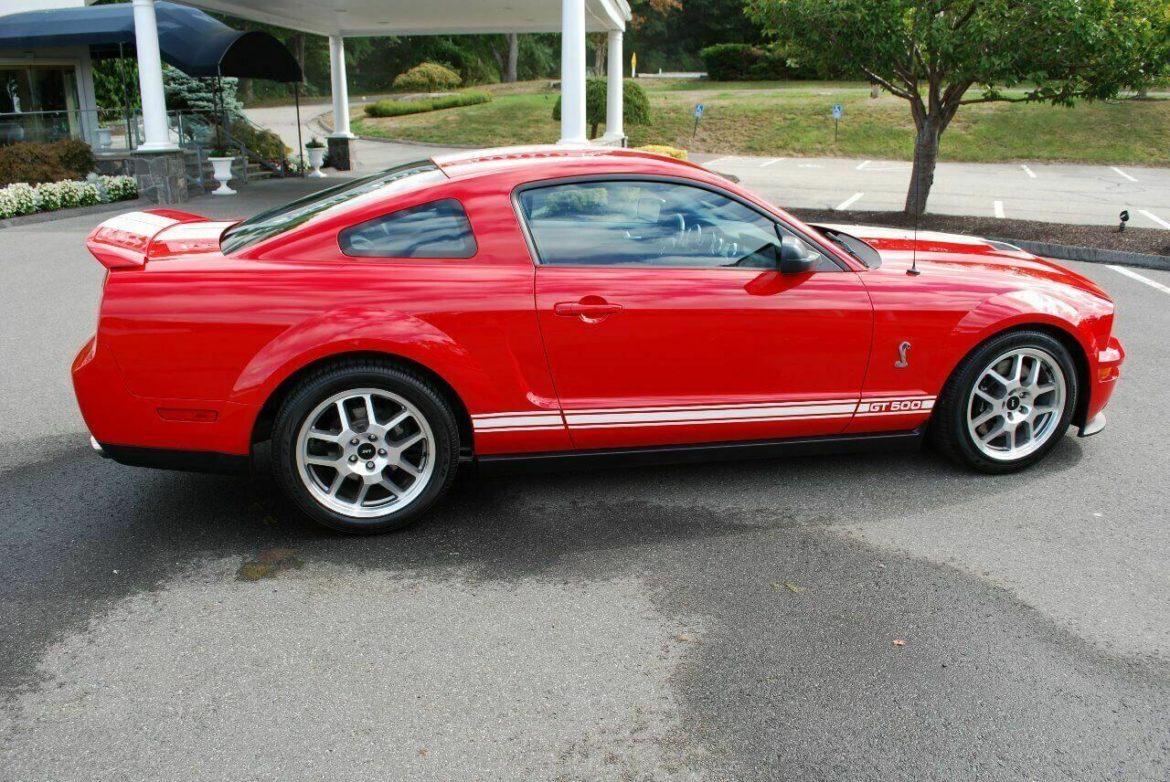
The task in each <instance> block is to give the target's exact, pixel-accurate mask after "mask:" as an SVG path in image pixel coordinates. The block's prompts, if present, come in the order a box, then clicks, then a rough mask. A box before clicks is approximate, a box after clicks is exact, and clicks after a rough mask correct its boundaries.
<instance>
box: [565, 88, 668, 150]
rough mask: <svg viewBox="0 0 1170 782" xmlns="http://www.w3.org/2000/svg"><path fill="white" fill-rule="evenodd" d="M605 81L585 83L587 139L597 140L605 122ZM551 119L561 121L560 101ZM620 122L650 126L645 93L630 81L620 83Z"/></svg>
mask: <svg viewBox="0 0 1170 782" xmlns="http://www.w3.org/2000/svg"><path fill="white" fill-rule="evenodd" d="M607 89H608V88H607V87H606V80H605V79H589V80H587V81H586V82H585V121H586V122H588V123H589V138H597V128H598V126H599V125H601V124H602V123H603V122H605V111H606V108H605V107H606V92H607ZM552 118H553V119H555V120H557V121H558V122H559V121H560V119H561V99H560V98H559V97H558V98H557V102H556V103H555V104H554V105H553V113H552ZM622 122H623V123H624V124H626V125H649V124H650V99H649V98H647V97H646V91H645V90H643V89H642V87H641V86H640V85H639V84H638V83H637V82H635V81H633V80H632V79H626V80H625V81H623V82H622Z"/></svg>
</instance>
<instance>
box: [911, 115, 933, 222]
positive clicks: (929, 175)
mask: <svg viewBox="0 0 1170 782" xmlns="http://www.w3.org/2000/svg"><path fill="white" fill-rule="evenodd" d="M941 136H942V122H941V120H940V119H939V117H937V116H936V115H933V114H928V115H927V116H926V117H924V118H923V119H922V121H921V124H920V126H919V128H918V136H917V137H916V138H915V140H914V168H913V171H912V173H911V174H910V192H908V193H907V194H906V214H910V215H920V214H922V213H923V212H925V211H926V202H927V200H928V199H929V198H930V188H931V187H932V186H933V185H934V169H935V166H936V165H937V164H938V142H939V138H940V137H941Z"/></svg>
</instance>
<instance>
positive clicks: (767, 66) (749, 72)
mask: <svg viewBox="0 0 1170 782" xmlns="http://www.w3.org/2000/svg"><path fill="white" fill-rule="evenodd" d="M699 57H701V58H702V59H703V65H704V66H705V67H706V69H707V78H709V79H711V80H713V81H769V80H780V79H814V78H816V77H817V72H816V68H815V67H813V66H812V65H811V64H806V63H805V62H804V58H800V57H797V56H794V54H793V53H792V52H789V51H788V50H787V49H785V48H784V47H782V46H777V45H775V44H773V45H770V46H752V45H750V44H746V43H717V44H715V45H714V46H708V47H706V48H705V49H701V50H700V51H699Z"/></svg>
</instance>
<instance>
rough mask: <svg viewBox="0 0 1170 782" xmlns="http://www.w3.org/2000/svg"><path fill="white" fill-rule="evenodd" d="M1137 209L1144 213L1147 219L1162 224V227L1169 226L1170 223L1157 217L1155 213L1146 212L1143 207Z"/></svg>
mask: <svg viewBox="0 0 1170 782" xmlns="http://www.w3.org/2000/svg"><path fill="white" fill-rule="evenodd" d="M1138 211H1139V212H1141V213H1142V214H1143V215H1145V217H1146V218H1147V219H1149V220H1153V221H1154V222H1155V223H1157V224H1158V225H1160V226H1162V227H1163V228H1170V223H1168V222H1166V221H1165V220H1163V219H1162V218H1161V217H1158V216H1157V215H1156V214H1152V213H1150V212H1147V211H1146V210H1145V209H1139V210H1138Z"/></svg>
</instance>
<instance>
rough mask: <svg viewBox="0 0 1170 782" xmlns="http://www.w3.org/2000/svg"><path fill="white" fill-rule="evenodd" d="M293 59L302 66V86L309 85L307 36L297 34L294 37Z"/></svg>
mask: <svg viewBox="0 0 1170 782" xmlns="http://www.w3.org/2000/svg"><path fill="white" fill-rule="evenodd" d="M293 59H294V60H296V61H297V65H299V66H301V84H308V83H309V74H308V73H306V72H305V34H304V33H296V34H295V35H294V36H293Z"/></svg>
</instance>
